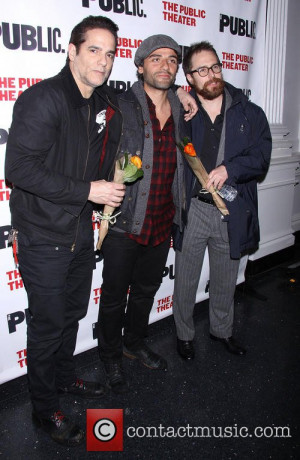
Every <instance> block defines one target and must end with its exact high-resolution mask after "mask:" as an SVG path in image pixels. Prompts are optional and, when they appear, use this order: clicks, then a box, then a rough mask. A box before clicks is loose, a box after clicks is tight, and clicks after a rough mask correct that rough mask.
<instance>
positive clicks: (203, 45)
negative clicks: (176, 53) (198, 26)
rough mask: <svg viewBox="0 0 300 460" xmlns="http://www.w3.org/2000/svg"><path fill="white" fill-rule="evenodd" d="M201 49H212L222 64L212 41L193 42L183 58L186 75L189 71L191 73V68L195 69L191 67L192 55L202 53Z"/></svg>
mask: <svg viewBox="0 0 300 460" xmlns="http://www.w3.org/2000/svg"><path fill="white" fill-rule="evenodd" d="M201 51H211V52H212V53H214V54H215V55H216V58H217V60H218V63H219V64H220V59H219V56H218V54H217V52H216V50H215V48H214V47H213V46H212V44H211V43H209V42H207V41H202V42H198V43H193V44H192V45H191V46H190V47H189V48H188V49H187V51H186V53H185V55H184V58H183V61H182V68H183V71H184V73H185V75H186V74H187V73H189V72H190V71H191V70H193V69H192V68H191V63H192V57H193V56H194V54H196V53H201Z"/></svg>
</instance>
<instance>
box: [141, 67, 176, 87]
mask: <svg viewBox="0 0 300 460" xmlns="http://www.w3.org/2000/svg"><path fill="white" fill-rule="evenodd" d="M166 73H167V74H168V75H169V77H170V78H169V79H160V78H159V77H158V76H157V75H156V74H150V73H148V72H145V70H144V74H143V77H144V82H145V83H147V84H148V85H149V86H151V87H152V88H155V89H163V90H166V89H169V88H170V87H171V86H172V85H173V83H174V81H175V78H176V74H175V75H173V74H172V73H171V72H166ZM158 75H159V72H158Z"/></svg>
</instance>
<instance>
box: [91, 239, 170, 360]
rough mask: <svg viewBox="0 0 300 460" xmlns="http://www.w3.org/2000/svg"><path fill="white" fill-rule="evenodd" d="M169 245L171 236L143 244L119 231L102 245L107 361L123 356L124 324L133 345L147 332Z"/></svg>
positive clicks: (102, 339)
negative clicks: (156, 243) (147, 244)
mask: <svg viewBox="0 0 300 460" xmlns="http://www.w3.org/2000/svg"><path fill="white" fill-rule="evenodd" d="M169 247H170V239H167V240H166V241H164V242H163V243H161V244H159V245H158V246H150V245H149V246H143V245H141V244H138V243H136V242H135V241H134V240H131V239H130V238H129V237H128V236H126V235H125V234H123V233H119V232H116V231H110V232H109V233H108V235H107V236H106V238H105V240H104V242H103V245H102V252H103V255H104V265H103V274H102V276H103V284H102V292H101V300H100V310H99V322H98V346H99V354H100V357H101V359H102V360H103V361H104V362H116V361H120V360H121V359H122V355H123V343H122V328H123V327H124V343H125V345H126V346H128V347H129V348H131V349H134V348H137V347H138V346H139V345H140V344H141V342H142V341H143V339H144V337H145V335H146V334H147V327H148V321H149V315H150V311H151V308H152V305H153V300H154V296H155V294H156V292H157V290H158V289H159V287H160V285H161V281H162V274H163V271H164V268H165V263H166V260H167V256H168V252H169ZM129 286H130V292H129V294H128V289H129ZM127 294H128V300H127ZM126 306H127V309H126ZM125 310H126V314H125Z"/></svg>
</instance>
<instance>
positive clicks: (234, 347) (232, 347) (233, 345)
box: [209, 334, 246, 356]
mask: <svg viewBox="0 0 300 460" xmlns="http://www.w3.org/2000/svg"><path fill="white" fill-rule="evenodd" d="M209 335H210V338H211V339H212V340H216V341H218V342H221V343H223V345H225V347H226V349H227V351H229V352H230V353H233V354H234V355H240V356H243V355H244V354H245V353H246V350H245V349H244V348H243V347H241V346H240V345H239V344H238V343H237V342H236V341H235V340H234V338H233V337H227V338H221V337H216V336H215V335H212V334H209Z"/></svg>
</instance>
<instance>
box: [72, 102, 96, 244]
mask: <svg viewBox="0 0 300 460" xmlns="http://www.w3.org/2000/svg"><path fill="white" fill-rule="evenodd" d="M90 118H91V108H90V106H89V105H88V118H87V137H88V150H87V155H86V160H85V166H84V171H83V175H82V179H83V180H84V178H85V174H86V170H87V164H88V160H89V156H90V133H89V124H90ZM79 223H80V216H79V217H78V219H77V225H76V232H75V239H74V242H73V244H72V246H71V252H74V251H75V247H76V241H77V236H78V229H79Z"/></svg>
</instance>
